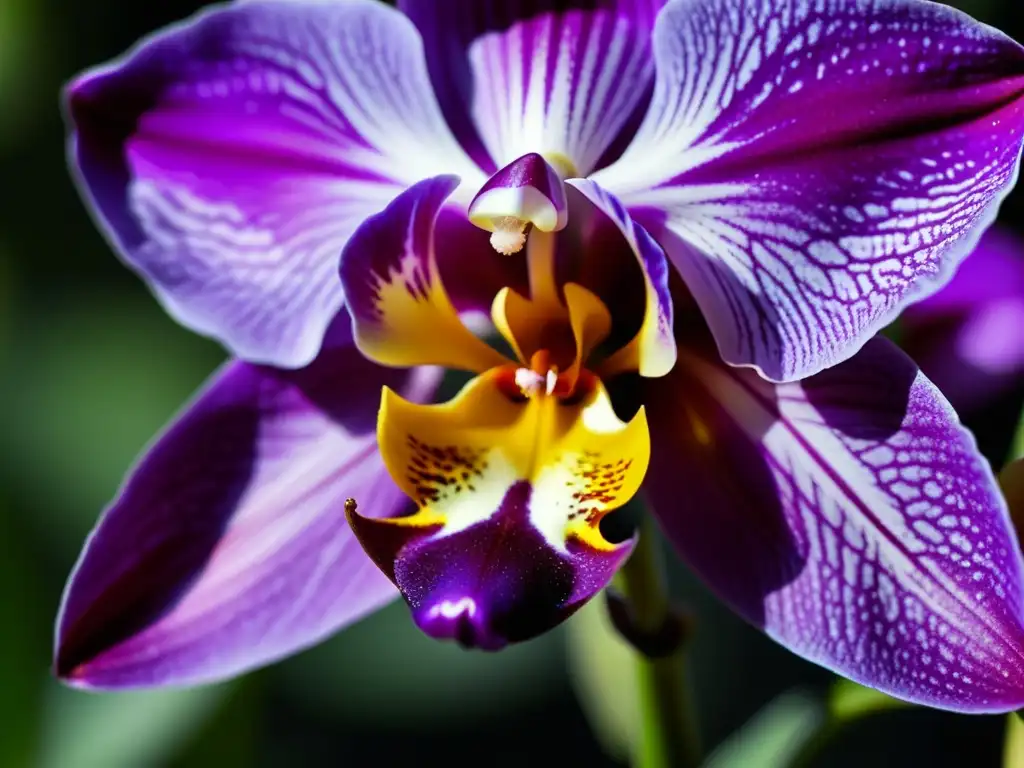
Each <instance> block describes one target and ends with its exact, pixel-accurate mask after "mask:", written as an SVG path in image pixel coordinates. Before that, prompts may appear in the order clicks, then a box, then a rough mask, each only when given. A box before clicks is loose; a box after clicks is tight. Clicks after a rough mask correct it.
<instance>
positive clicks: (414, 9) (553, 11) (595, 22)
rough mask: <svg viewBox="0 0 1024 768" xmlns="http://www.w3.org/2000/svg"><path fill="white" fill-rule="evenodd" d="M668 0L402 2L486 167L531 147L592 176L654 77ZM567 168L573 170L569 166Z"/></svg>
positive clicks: (442, 90)
mask: <svg viewBox="0 0 1024 768" xmlns="http://www.w3.org/2000/svg"><path fill="white" fill-rule="evenodd" d="M664 2H665V0H597V1H596V2H595V1H594V0H586V1H584V0H524V1H523V2H515V3H508V2H498V1H497V0H445V2H434V1H433V0H399V3H398V6H399V8H401V9H402V10H403V11H405V12H406V13H407V14H408V15H409V16H410V18H412V20H413V21H414V22H415V23H416V26H417V27H418V28H419V30H420V33H421V34H422V35H423V40H424V45H425V48H426V55H427V63H428V67H429V70H430V76H431V79H432V80H433V83H434V87H435V89H436V90H437V94H438V99H439V100H440V102H441V107H442V109H444V112H445V115H446V116H447V118H448V121H449V123H450V124H451V126H452V128H453V130H454V131H455V134H456V136H458V138H459V140H460V141H462V144H463V146H464V147H466V148H467V150H468V151H469V152H470V154H471V156H472V157H473V158H474V159H475V160H476V161H477V162H478V163H479V164H480V165H481V166H482V167H484V168H487V169H495V168H500V167H502V166H504V165H506V164H507V163H510V162H511V161H513V160H515V159H516V158H517V157H521V156H522V155H525V154H527V153H529V152H541V153H543V154H544V155H545V156H546V157H547V158H548V159H549V160H550V159H552V158H554V157H556V156H558V157H561V158H562V159H564V160H565V161H566V162H567V163H568V164H569V165H571V166H572V169H573V170H574V172H573V173H568V174H567V175H576V174H579V175H586V174H587V173H589V172H590V170H592V169H593V168H594V167H596V166H597V164H598V163H599V161H600V159H601V157H602V155H603V154H604V152H605V150H607V149H608V148H609V147H610V146H611V145H612V144H613V142H615V141H616V139H617V138H618V137H619V135H620V134H621V133H622V132H623V130H624V129H627V128H629V127H630V123H631V118H632V117H633V116H634V113H636V112H637V111H638V108H642V107H643V106H644V105H645V104H646V101H647V99H648V98H649V93H650V83H651V82H652V80H653V72H654V67H653V60H652V58H651V45H650V35H651V30H652V29H653V27H654V21H655V18H656V16H657V13H658V11H659V9H660V8H661V6H662V5H663V4H664ZM567 170H568V169H567Z"/></svg>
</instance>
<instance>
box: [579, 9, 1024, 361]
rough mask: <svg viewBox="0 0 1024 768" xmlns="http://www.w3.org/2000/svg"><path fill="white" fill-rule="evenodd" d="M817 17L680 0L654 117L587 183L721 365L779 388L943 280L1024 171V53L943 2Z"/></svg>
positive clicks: (660, 56)
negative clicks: (627, 223) (656, 259)
mask: <svg viewBox="0 0 1024 768" xmlns="http://www.w3.org/2000/svg"><path fill="white" fill-rule="evenodd" d="M826 5H827V7H826ZM826 5H822V4H820V3H819V4H812V3H809V2H800V1H798V0H779V1H778V2H771V3H768V2H765V1H764V0H673V2H671V3H670V4H669V5H667V6H666V8H665V10H664V11H663V13H662V14H661V16H660V18H659V22H658V25H657V27H656V29H655V33H654V48H655V57H656V60H657V63H658V74H657V78H658V79H657V85H656V88H655V94H654V97H653V100H652V105H651V109H650V111H649V113H648V114H647V116H646V118H645V120H644V123H643V124H642V126H641V127H640V129H639V131H638V133H637V136H636V138H635V140H634V142H633V144H632V145H631V146H630V148H629V149H628V150H627V151H626V152H625V154H624V155H623V156H622V158H621V159H620V160H619V161H618V162H617V163H616V164H615V165H613V166H611V167H609V168H607V169H604V170H603V171H601V172H599V173H597V174H596V175H595V177H594V178H595V180H596V181H597V182H598V183H600V184H602V185H603V186H604V187H605V188H607V189H609V190H611V191H612V192H614V193H616V194H618V195H619V196H620V197H621V198H622V200H623V202H625V203H626V204H627V205H628V206H629V207H630V208H631V209H632V210H633V213H634V216H636V217H637V218H638V220H639V221H640V222H641V223H642V224H643V225H644V226H646V227H647V228H648V230H649V231H651V233H652V234H653V235H654V236H655V237H656V238H658V239H659V241H660V242H661V243H662V245H663V246H664V247H665V249H666V251H667V252H668V254H669V256H670V258H671V259H672V260H673V262H674V263H675V265H676V267H677V268H678V269H679V270H680V272H681V273H682V275H683V277H684V279H685V280H686V281H687V283H688V285H689V287H690V289H691V290H692V292H693V293H694V295H695V298H696V299H697V301H698V302H699V303H700V305H701V308H702V310H703V312H704V314H705V316H706V317H707V319H708V322H709V324H710V326H711V329H712V331H713V333H714V334H715V338H716V341H717V342H718V345H719V348H720V350H721V353H722V356H723V357H724V358H725V359H726V360H727V361H728V362H730V363H732V364H735V365H746V366H752V367H755V368H757V369H758V370H759V371H760V372H761V373H762V374H763V375H765V376H766V377H767V378H769V379H772V380H787V381H788V380H794V379H798V378H800V377H803V376H808V375H811V374H813V373H815V372H817V371H820V370H822V369H823V368H826V367H828V366H830V365H834V364H836V363H838V362H841V361H843V360H845V359H846V358H848V357H850V356H851V355H852V354H854V353H855V352H856V350H857V349H859V348H860V346H861V345H862V344H863V343H864V342H865V341H866V340H867V339H869V338H871V336H872V335H873V334H874V333H875V332H876V331H877V330H879V329H880V328H882V327H883V326H884V325H885V324H887V323H888V322H890V321H891V320H892V319H893V317H895V316H896V314H897V313H898V312H899V311H900V309H901V308H902V307H903V306H904V305H906V304H907V303H908V302H911V301H913V300H918V299H920V298H923V297H924V296H926V295H927V294H929V293H931V292H933V291H935V290H936V289H938V288H939V287H940V286H941V285H942V284H943V283H944V282H946V281H947V280H948V279H949V278H950V276H951V275H952V272H953V270H954V269H955V267H956V265H957V264H958V263H959V262H960V260H961V259H962V258H963V257H964V256H966V254H967V253H969V252H970V250H971V249H972V247H973V246H974V244H975V243H976V242H977V238H978V236H979V235H980V232H981V230H982V229H984V227H985V226H986V225H988V224H989V223H990V222H991V221H992V220H993V219H994V217H995V213H996V209H997V207H998V205H999V203H1000V201H1001V200H1002V198H1003V196H1004V195H1005V194H1006V192H1007V191H1008V189H1009V188H1010V186H1012V183H1013V181H1014V180H1015V178H1016V173H1017V168H1018V162H1019V157H1020V150H1021V142H1022V129H1024V101H1022V99H1021V98H1020V97H1021V94H1022V93H1024V49H1022V48H1021V47H1020V46H1019V45H1017V44H1016V43H1015V42H1013V41H1012V40H1010V39H1009V38H1007V37H1005V36H1004V35H1002V34H1001V33H999V32H997V31H995V30H993V29H991V28H988V27H985V26H983V25H980V24H978V23H976V22H974V21H973V20H971V19H970V18H969V17H967V16H965V15H964V14H962V13H960V12H958V11H955V10H953V9H951V8H947V7H945V6H942V5H939V4H936V3H926V2H920V1H919V0H886V1H885V2H876V3H865V2H861V0H829V2H828V3H827V4H826Z"/></svg>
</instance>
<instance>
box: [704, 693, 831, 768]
mask: <svg viewBox="0 0 1024 768" xmlns="http://www.w3.org/2000/svg"><path fill="white" fill-rule="evenodd" d="M824 723H825V712H824V711H823V707H822V705H821V701H820V699H819V698H818V697H816V696H813V695H811V694H810V693H808V692H806V691H787V692H786V693H784V694H782V695H781V696H779V697H778V698H776V699H775V700H774V701H772V702H770V703H769V704H768V705H766V706H765V707H764V709H762V710H761V711H760V712H758V713H757V714H756V715H755V716H754V717H753V718H751V719H750V721H749V722H747V723H746V724H744V725H743V726H742V727H741V728H740V729H739V730H738V731H737V732H736V733H735V734H734V735H732V736H730V737H729V738H728V739H727V740H726V741H725V742H723V743H722V745H721V746H719V748H718V749H716V750H715V752H714V753H713V754H712V755H711V756H710V757H709V758H708V760H707V762H706V764H705V768H748V766H755V765H756V766H758V768H788V766H790V765H792V763H793V760H794V759H795V758H796V756H797V754H798V753H799V752H800V750H801V748H803V746H804V745H805V744H807V743H808V742H809V741H810V740H811V739H812V738H813V737H814V735H815V733H816V732H817V730H818V729H819V728H821V727H822V726H823V724H824Z"/></svg>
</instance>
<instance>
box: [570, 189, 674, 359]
mask: <svg viewBox="0 0 1024 768" xmlns="http://www.w3.org/2000/svg"><path fill="white" fill-rule="evenodd" d="M569 184H570V185H571V186H572V187H574V188H575V189H577V190H578V191H579V192H580V193H581V194H583V195H584V196H585V197H586V198H587V199H588V200H589V201H590V202H591V203H592V204H593V205H594V206H596V207H597V209H598V210H600V211H601V212H602V213H603V214H604V215H605V216H607V217H608V218H609V219H610V220H611V222H612V223H613V224H614V225H615V226H616V227H618V229H619V231H620V232H621V233H622V236H623V237H624V238H625V239H626V242H627V243H628V244H629V246H630V248H632V250H633V253H634V254H635V255H636V259H637V262H638V263H639V265H640V269H641V271H642V272H643V276H644V291H645V298H646V307H645V309H644V321H643V325H642V326H641V327H640V331H639V332H638V333H637V335H636V337H635V338H634V340H633V341H632V342H631V343H630V344H629V345H627V346H625V347H623V348H622V349H621V350H620V351H619V352H618V353H616V354H615V355H614V356H613V358H612V359H611V360H610V361H608V363H606V367H607V368H608V370H609V371H617V370H620V369H628V370H636V371H639V372H640V375H641V376H664V375H665V374H666V373H668V372H669V371H670V370H672V366H674V365H675V363H676V340H675V337H674V336H673V334H672V317H673V309H672V296H671V295H670V294H669V287H668V281H669V267H668V260H667V259H666V258H665V252H664V251H663V250H662V249H661V246H660V245H658V243H657V242H655V240H654V238H652V237H651V236H650V235H649V234H648V233H647V231H646V230H645V229H644V228H643V227H641V226H639V225H638V224H636V222H634V221H633V219H632V217H631V216H630V215H629V212H628V211H627V210H626V209H625V207H624V206H623V205H622V203H621V202H619V200H617V199H616V198H615V196H614V195H611V194H609V193H608V192H607V191H606V190H603V189H601V187H599V186H598V185H597V184H595V183H594V182H592V181H590V180H587V179H573V180H571V181H570V182H569Z"/></svg>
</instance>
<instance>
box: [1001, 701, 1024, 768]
mask: <svg viewBox="0 0 1024 768" xmlns="http://www.w3.org/2000/svg"><path fill="white" fill-rule="evenodd" d="M1021 766H1024V719H1022V718H1021V716H1020V715H1019V714H1012V715H1008V716H1007V718H1006V745H1005V746H1004V748H1003V768H1021Z"/></svg>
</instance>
